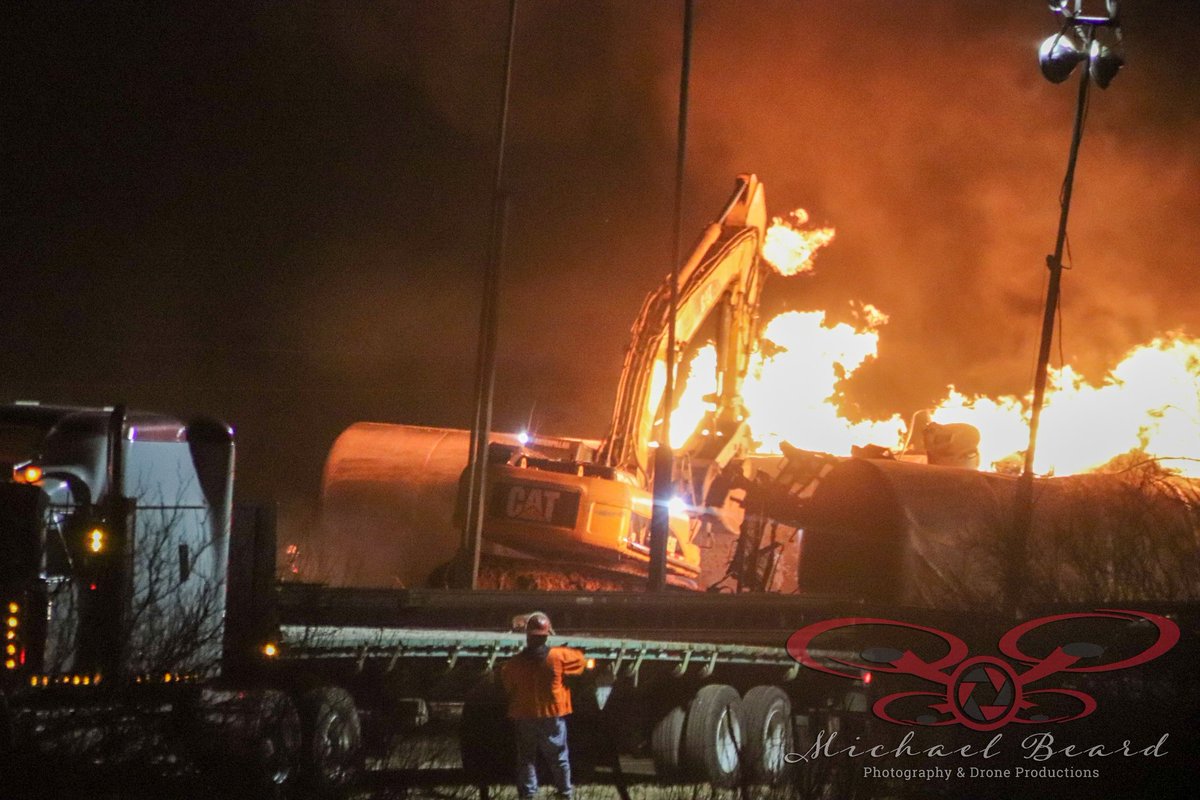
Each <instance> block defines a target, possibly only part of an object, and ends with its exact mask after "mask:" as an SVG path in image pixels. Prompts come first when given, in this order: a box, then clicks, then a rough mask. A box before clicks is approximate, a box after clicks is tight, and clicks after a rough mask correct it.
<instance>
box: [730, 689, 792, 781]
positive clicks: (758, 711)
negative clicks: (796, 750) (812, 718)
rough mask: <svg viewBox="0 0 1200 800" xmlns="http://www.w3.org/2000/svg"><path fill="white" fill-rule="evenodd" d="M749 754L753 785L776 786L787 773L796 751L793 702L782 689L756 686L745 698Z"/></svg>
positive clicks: (747, 763)
mask: <svg viewBox="0 0 1200 800" xmlns="http://www.w3.org/2000/svg"><path fill="white" fill-rule="evenodd" d="M742 712H743V714H744V717H743V719H744V720H745V723H746V727H745V731H746V737H745V738H746V752H745V757H744V758H743V759H742V764H743V766H744V767H745V769H746V771H747V774H748V776H749V778H750V781H751V782H752V783H756V784H765V785H767V786H774V785H775V784H778V783H780V782H781V781H782V780H783V778H784V776H785V775H786V773H787V766H788V764H787V761H785V760H784V756H786V755H787V754H788V753H790V752H791V751H792V701H791V699H790V698H789V697H788V696H787V693H786V692H784V691H783V690H782V689H780V688H779V687H778V686H755V687H754V688H753V689H751V690H750V691H748V692H746V696H745V697H743V698H742Z"/></svg>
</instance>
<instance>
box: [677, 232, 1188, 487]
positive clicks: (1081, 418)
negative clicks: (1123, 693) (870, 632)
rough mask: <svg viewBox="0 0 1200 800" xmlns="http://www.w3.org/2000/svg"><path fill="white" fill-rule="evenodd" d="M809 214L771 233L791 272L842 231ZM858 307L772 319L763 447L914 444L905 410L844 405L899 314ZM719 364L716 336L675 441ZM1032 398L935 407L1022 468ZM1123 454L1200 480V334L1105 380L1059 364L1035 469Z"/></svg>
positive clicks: (695, 369)
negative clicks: (857, 414)
mask: <svg viewBox="0 0 1200 800" xmlns="http://www.w3.org/2000/svg"><path fill="white" fill-rule="evenodd" d="M807 221H808V214H807V213H806V212H805V211H804V210H803V209H798V210H797V211H795V212H793V213H792V214H790V215H788V218H787V219H786V220H784V219H779V218H776V219H775V220H774V224H773V225H772V226H771V228H770V230H769V231H768V232H767V237H766V241H765V243H764V245H763V256H764V257H765V258H766V259H767V260H768V261H769V262H770V263H771V264H772V265H773V266H775V268H776V269H777V270H778V271H779V272H780V273H781V274H783V275H797V274H801V273H804V272H808V271H810V270H812V268H813V255H814V253H815V252H816V251H817V250H818V249H819V248H821V247H823V246H824V245H826V244H828V243H829V242H831V241H832V240H833V237H834V231H833V229H832V228H821V229H816V230H803V229H802V228H801V226H803V225H804V224H805V223H807ZM858 310H859V312H860V313H859V315H858V316H859V318H860V322H859V323H858V325H856V326H852V325H848V324H846V323H838V324H829V322H828V321H827V320H826V315H825V312H823V311H804V312H801V311H788V312H785V313H783V314H780V315H778V316H777V317H775V318H774V319H772V320H771V321H770V322H769V323H767V324H766V325H765V326H764V328H763V330H762V333H761V337H760V347H759V350H758V351H757V352H756V353H755V354H754V356H753V358H752V359H751V365H750V370H749V374H748V375H747V376H746V380H745V384H744V386H743V390H742V396H743V400H744V402H745V405H746V408H747V409H748V411H749V418H748V424H749V427H750V432H751V435H752V437H753V439H754V441H755V447H756V450H757V452H760V453H772V452H778V450H779V444H780V442H781V441H786V442H788V443H789V444H792V445H794V446H796V447H799V448H801V449H805V450H814V451H818V452H825V453H831V454H834V455H849V454H850V448H851V447H852V446H854V445H865V444H876V445H880V446H882V447H887V448H891V449H893V450H898V449H899V448H901V447H902V446H903V444H904V440H905V437H906V435H907V431H906V424H905V421H904V420H903V419H902V418H901V416H900V415H899V414H896V415H893V416H892V417H891V418H889V419H884V420H854V421H852V420H850V419H848V418H847V417H846V416H845V415H844V414H843V411H842V409H841V407H840V393H841V391H842V387H843V381H845V380H846V379H847V378H850V377H851V376H852V375H853V374H854V373H855V371H856V370H858V369H859V367H861V366H862V365H863V364H865V363H867V362H868V361H870V360H871V359H873V358H874V357H875V355H876V349H877V346H878V343H879V337H880V333H879V330H880V328H882V327H883V326H884V325H885V324H886V323H887V315H886V314H884V313H883V312H881V311H880V310H879V309H877V308H875V307H874V306H870V305H866V304H860V305H858ZM716 361H717V359H716V351H715V349H714V348H713V347H712V346H711V345H708V346H705V347H702V348H700V349H699V350H698V351H697V352H696V354H695V355H694V356H693V358H692V361H691V363H690V364H689V365H688V373H687V377H686V382H684V388H683V391H682V392H681V393H680V395H679V403H678V405H677V406H676V410H675V412H674V413H673V414H672V417H671V434H672V435H671V439H672V446H674V447H679V446H681V445H683V444H684V443H685V442H686V440H687V438H688V437H689V436H690V435H691V434H692V433H693V432H695V431H696V428H697V426H698V425H699V424H700V422H701V420H702V419H703V417H704V414H705V412H706V411H707V410H710V409H711V404H710V403H708V402H706V401H705V399H704V398H705V397H706V396H709V395H711V394H712V393H714V392H715V391H716V389H717V385H716V377H715V371H716ZM681 377H682V376H681ZM681 382H683V381H681ZM1029 406H1030V397H1029V396H1026V397H1015V396H1002V397H996V398H992V397H981V396H975V397H968V396H966V395H964V394H962V393H960V392H958V391H957V390H956V389H955V388H954V387H953V386H950V387H948V394H947V396H946V398H945V399H943V400H942V401H941V402H940V403H939V404H938V405H937V406H936V407H935V408H933V409H931V411H932V419H933V420H934V421H935V422H939V423H942V424H948V423H954V422H965V423H969V424H971V425H974V426H975V427H977V428H978V429H979V431H980V435H981V443H980V456H981V458H980V463H981V465H982V466H983V468H985V469H996V468H1001V469H1007V470H1018V469H1020V466H1021V463H1022V459H1023V453H1024V450H1025V448H1026V446H1027V445H1028V441H1029ZM1123 456H1124V457H1126V458H1132V459H1134V460H1143V459H1156V460H1158V461H1159V463H1160V465H1161V466H1163V467H1164V468H1166V469H1169V470H1172V471H1175V472H1178V473H1180V474H1183V475H1187V476H1191V477H1200V339H1195V338H1189V337H1186V336H1183V335H1181V334H1177V335H1171V336H1167V337H1162V338H1158V339H1155V340H1153V341H1152V342H1150V343H1149V344H1145V345H1141V346H1138V347H1135V348H1133V349H1132V350H1130V351H1129V352H1128V353H1126V354H1125V356H1124V357H1123V358H1122V359H1121V360H1120V361H1119V362H1118V363H1117V365H1116V366H1114V367H1113V368H1112V369H1111V371H1109V373H1108V374H1107V375H1106V376H1105V377H1104V378H1103V380H1101V381H1100V382H1099V383H1089V382H1088V381H1086V380H1084V379H1083V378H1082V376H1080V375H1079V374H1078V373H1077V372H1075V371H1074V370H1073V369H1072V368H1071V367H1070V366H1066V367H1063V368H1062V369H1059V370H1051V374H1050V381H1049V385H1048V388H1047V392H1046V400H1045V405H1044V409H1043V412H1042V418H1041V426H1040V429H1039V432H1038V449H1037V460H1036V464H1035V465H1034V467H1035V470H1036V471H1037V472H1038V473H1039V474H1043V475H1044V474H1056V475H1069V474H1075V473H1079V472H1087V471H1090V470H1095V469H1099V468H1102V467H1104V466H1105V465H1107V464H1109V463H1110V462H1112V461H1113V460H1114V459H1117V458H1120V457H1123ZM1123 460H1124V459H1123Z"/></svg>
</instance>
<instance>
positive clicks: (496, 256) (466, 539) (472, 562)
mask: <svg viewBox="0 0 1200 800" xmlns="http://www.w3.org/2000/svg"><path fill="white" fill-rule="evenodd" d="M516 33H517V0H509V4H508V38H507V39H506V43H505V49H504V84H503V85H504V88H503V91H502V93H501V99H500V124H499V126H498V128H497V131H496V171H495V174H494V181H493V184H492V209H491V222H492V225H491V236H490V238H489V239H488V258H487V264H486V265H485V267H484V276H483V302H482V305H481V306H480V312H479V349H478V353H477V356H476V362H475V417H474V419H473V420H472V422H471V444H470V453H469V455H468V461H467V513H466V519H465V522H464V523H463V539H462V553H463V558H462V563H461V565H460V574H459V575H455V576H452V578H453V580H454V583H455V584H457V585H460V586H466V587H467V588H470V589H474V588H476V584H478V582H479V551H480V547H481V542H482V539H483V511H484V506H485V503H486V498H485V497H484V492H485V491H486V488H487V451H488V438H489V435H490V434H491V430H492V398H493V396H494V394H495V387H496V338H497V335H498V331H499V327H500V321H499V320H500V309H499V306H500V267H501V265H502V264H503V261H504V232H505V230H506V228H507V216H508V198H507V197H506V196H505V194H504V149H505V139H506V136H507V134H508V101H509V94H510V90H511V88H512V54H513V41H514V39H515V38H516Z"/></svg>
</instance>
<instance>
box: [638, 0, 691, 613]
mask: <svg viewBox="0 0 1200 800" xmlns="http://www.w3.org/2000/svg"><path fill="white" fill-rule="evenodd" d="M691 63H692V0H684V4H683V57H682V59H681V60H680V68H679V118H678V128H677V132H676V144H675V231H674V235H673V236H672V239H671V279H670V281H671V292H670V298H671V299H670V305H669V310H668V311H667V316H668V320H667V381H666V387H665V389H664V390H663V404H662V409H663V420H662V427H661V428H660V429H659V437H658V447H657V448H656V449H655V451H654V506H653V508H652V510H651V512H650V572H649V576H648V583H649V588H650V591H652V592H661V591H663V590H664V589H665V588H666V585H667V540H668V539H669V538H670V536H671V508H670V506H671V497H672V495H673V494H674V491H675V453H674V451H673V450H672V449H671V411H672V410H673V409H674V408H675V362H676V353H675V346H676V345H675V316H676V313H677V311H678V306H679V258H680V254H679V250H680V242H681V241H682V232H683V178H684V174H685V168H686V163H687V115H688V76H689V73H690V71H691Z"/></svg>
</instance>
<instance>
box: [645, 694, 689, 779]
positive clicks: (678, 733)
mask: <svg viewBox="0 0 1200 800" xmlns="http://www.w3.org/2000/svg"><path fill="white" fill-rule="evenodd" d="M686 719H687V712H686V711H684V709H683V707H682V706H674V707H673V708H671V709H670V710H669V711H667V713H666V714H664V715H663V716H662V719H660V720H659V721H658V724H656V725H655V726H654V731H653V732H652V733H651V734H650V753H651V755H652V756H653V757H654V771H655V772H656V773H657V774H658V776H659V777H660V778H672V779H673V778H679V777H680V776H681V775H682V774H683V761H682V758H683V725H684V721H685V720H686Z"/></svg>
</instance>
